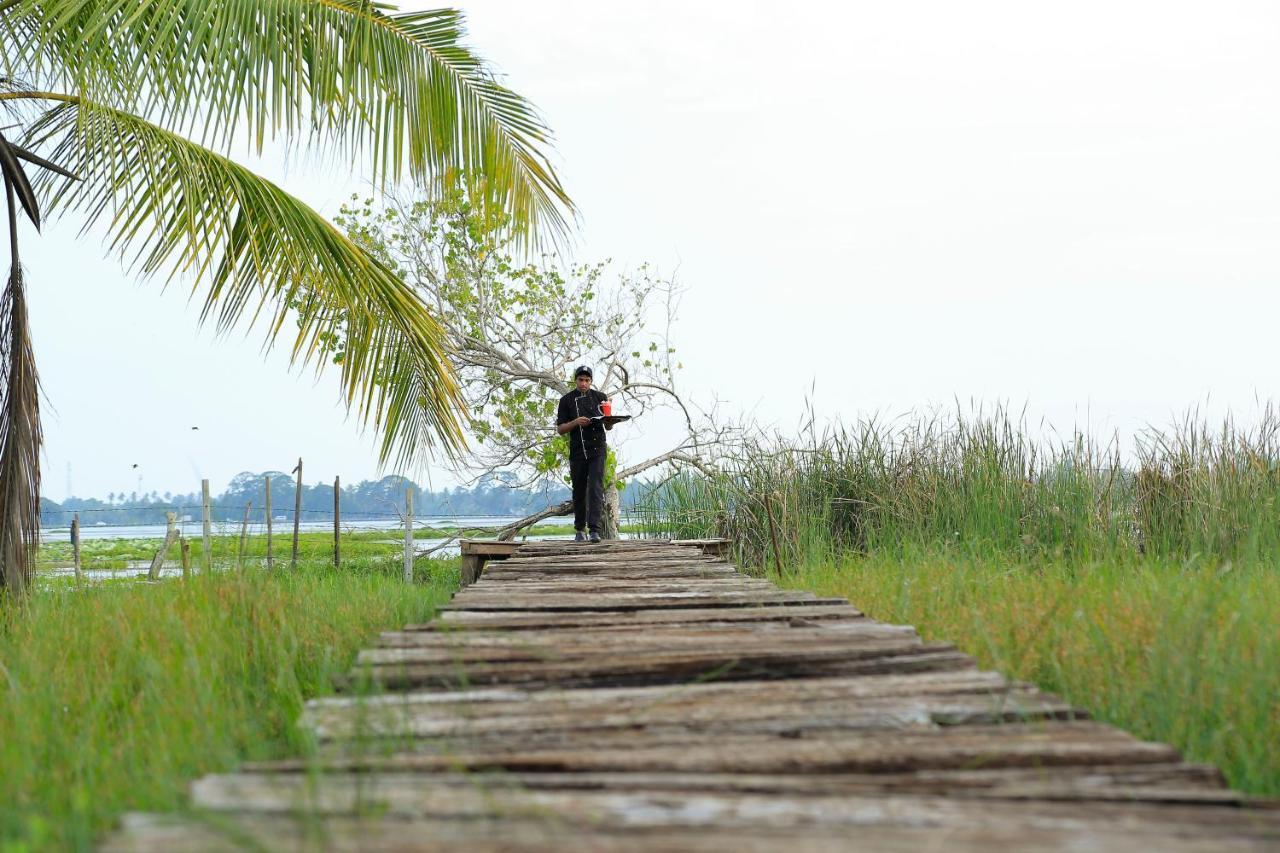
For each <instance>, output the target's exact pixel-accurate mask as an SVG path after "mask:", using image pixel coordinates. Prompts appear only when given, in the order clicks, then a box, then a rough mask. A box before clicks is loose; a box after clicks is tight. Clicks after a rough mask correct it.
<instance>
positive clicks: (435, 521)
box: [40, 515, 570, 542]
mask: <svg viewBox="0 0 1280 853" xmlns="http://www.w3.org/2000/svg"><path fill="white" fill-rule="evenodd" d="M517 520H519V519H518V516H491V515H485V516H455V517H452V518H424V519H415V520H414V524H413V526H414V529H429V528H441V527H462V528H475V529H480V528H488V529H491V528H494V527H502V526H503V525H504V524H510V523H511V522H513V521H517ZM569 521H570V519H569V517H568V516H565V517H563V518H559V517H558V518H548V519H544V520H543V521H540V522H538V525H548V524H567V523H569ZM538 525H535V526H538ZM178 526H179V527H180V528H181V529H182V533H183V534H184V535H186V536H199V535H200V532H201V527H200V520H199V519H196V520H194V521H191V520H187V521H181V522H179V523H178ZM265 526H266V525H265V524H264V522H263V521H262V520H261V519H260V518H259V519H253V520H251V521H250V522H249V529H250V531H251V532H252V533H254V534H258V533H261V532H262V530H263V529H264V528H265ZM341 526H342V529H343V531H344V532H348V533H350V532H355V531H359V530H404V522H402V521H401V520H400V519H398V518H376V519H368V518H361V519H358V520H355V521H352V522H351V523H350V524H348V523H346V522H343V523H342V525H341ZM274 527H275V530H276V532H277V533H279V534H291V533H292V532H293V522H291V521H285V520H277V521H275V522H274ZM298 529H299V530H302V531H304V532H306V531H312V532H314V531H328V530H333V521H332V520H329V521H304V522H302V523H301V524H299V525H298ZM239 530H240V522H239V521H216V522H214V523H213V532H214V534H215V535H228V534H230V533H231V532H233V531H234V532H239ZM165 532H166V530H165V525H163V524H132V525H131V524H120V525H102V526H89V525H82V526H81V527H80V539H81V541H84V540H87V539H163V538H164V536H165ZM70 538H71V529H70V528H68V527H42V528H41V529H40V539H41V540H42V541H44V542H56V541H59V540H63V541H67V540H69V539H70Z"/></svg>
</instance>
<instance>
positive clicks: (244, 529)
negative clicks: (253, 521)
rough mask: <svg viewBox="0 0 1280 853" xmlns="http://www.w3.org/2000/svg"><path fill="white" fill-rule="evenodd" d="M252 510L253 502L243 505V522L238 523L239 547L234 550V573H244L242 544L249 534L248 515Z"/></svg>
mask: <svg viewBox="0 0 1280 853" xmlns="http://www.w3.org/2000/svg"><path fill="white" fill-rule="evenodd" d="M252 510H253V501H249V502H248V503H247V504H245V505H244V521H242V522H240V547H239V548H238V549H237V550H236V571H237V572H243V571H244V544H245V537H246V536H248V534H249V513H250V512H251V511H252Z"/></svg>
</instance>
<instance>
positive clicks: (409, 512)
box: [404, 486, 414, 583]
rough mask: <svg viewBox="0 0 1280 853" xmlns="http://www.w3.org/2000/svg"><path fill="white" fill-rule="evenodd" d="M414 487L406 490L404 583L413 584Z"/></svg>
mask: <svg viewBox="0 0 1280 853" xmlns="http://www.w3.org/2000/svg"><path fill="white" fill-rule="evenodd" d="M413 554H414V548H413V486H409V487H408V488H406V489H405V490H404V582H405V583H413Z"/></svg>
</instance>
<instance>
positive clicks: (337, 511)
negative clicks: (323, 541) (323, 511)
mask: <svg viewBox="0 0 1280 853" xmlns="http://www.w3.org/2000/svg"><path fill="white" fill-rule="evenodd" d="M340 524H342V478H341V477H334V478H333V567H334V568H335V569H336V568H338V567H339V566H340V565H342V537H341V535H340V534H341V528H340V527H339V525H340Z"/></svg>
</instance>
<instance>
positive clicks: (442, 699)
mask: <svg viewBox="0 0 1280 853" xmlns="http://www.w3.org/2000/svg"><path fill="white" fill-rule="evenodd" d="M1029 686H1030V685H1026V684H1022V683H1019V682H1013V683H1011V682H1009V681H1007V680H1005V678H1004V676H1002V675H1000V674H999V673H997V672H989V671H984V670H979V669H965V670H954V671H940V672H918V673H911V674H908V675H866V676H858V677H855V678H838V677H836V678H796V679H789V680H785V681H718V682H717V681H709V682H693V683H688V684H675V685H659V686H647V687H598V688H591V689H583V690H524V689H521V688H518V687H499V688H483V689H469V690H460V691H453V692H449V691H433V692H424V693H416V692H405V693H383V694H376V695H373V696H327V697H324V698H320V699H312V700H310V701H309V702H307V707H308V708H329V707H333V708H348V707H352V706H361V707H365V708H377V707H380V706H394V707H396V708H413V707H415V706H419V705H423V706H433V707H436V706H450V705H453V706H458V707H459V708H464V709H467V710H468V712H470V713H474V714H475V715H480V716H497V715H502V714H504V713H512V712H513V711H514V712H515V713H527V712H528V709H533V713H541V711H540V710H538V709H540V708H549V709H556V708H567V707H581V708H585V709H591V708H598V707H606V708H624V707H640V708H643V707H647V706H650V705H655V704H661V705H669V704H673V703H689V704H694V703H699V702H702V701H704V700H705V701H710V702H721V701H728V702H737V703H747V704H749V703H753V702H757V701H762V700H763V701H770V700H774V699H777V698H779V697H786V698H792V699H795V700H797V701H804V702H813V703H821V702H825V701H827V700H828V699H831V698H834V697H850V698H867V699H875V698H881V697H886V696H932V695H945V694H952V693H980V694H984V695H998V694H1000V693H1003V692H1005V691H1007V690H1010V689H1015V688H1020V687H1029Z"/></svg>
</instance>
